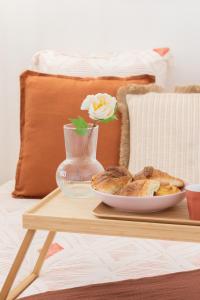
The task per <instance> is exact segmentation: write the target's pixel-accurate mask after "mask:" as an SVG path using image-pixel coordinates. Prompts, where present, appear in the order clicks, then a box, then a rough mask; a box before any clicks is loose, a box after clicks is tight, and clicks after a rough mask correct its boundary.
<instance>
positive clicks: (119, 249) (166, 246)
mask: <svg viewBox="0 0 200 300" xmlns="http://www.w3.org/2000/svg"><path fill="white" fill-rule="evenodd" d="M12 188H13V182H12V181H9V182H8V183H6V184H4V185H2V186H0V286H1V285H2V284H3V281H4V279H5V276H6V274H7V273H8V271H9V268H10V266H11V264H12V261H13V259H14V257H15V255H16V252H17V249H18V247H19V245H20V243H21V241H22V238H23V236H24V230H23V229H22V226H21V215H22V213H23V211H25V210H26V209H28V208H29V207H31V206H32V205H33V204H35V203H36V201H39V200H34V199H14V198H12V197H11V195H10V192H11V191H12ZM44 235H46V233H45V232H40V233H39V234H37V235H36V236H35V238H34V242H33V244H32V247H31V249H30V251H29V253H28V255H27V257H26V259H25V262H24V265H23V269H22V270H23V271H22V272H20V273H19V276H18V277H17V280H16V281H18V282H19V281H20V279H22V278H23V276H25V275H26V274H28V273H29V272H31V271H32V267H33V258H35V259H36V257H37V255H38V250H39V249H40V248H41V245H42V242H43V237H44ZM55 242H56V243H58V244H59V245H60V246H61V247H63V248H64V249H63V250H62V251H60V252H58V253H56V254H54V255H53V256H51V257H49V258H47V259H46V262H45V264H44V266H43V268H42V271H41V276H40V277H39V278H38V279H37V280H36V281H35V282H34V283H33V284H32V285H31V286H30V287H29V288H28V289H27V290H26V291H25V292H24V293H23V295H24V296H25V295H30V294H34V293H40V292H45V291H48V290H57V289H63V288H68V287H75V286H81V285H87V284H91V283H100V282H108V281H117V280H122V279H128V278H140V277H145V276H153V275H159V274H165V273H172V272H180V271H186V270H192V269H195V268H199V267H200V244H195V243H180V242H169V241H155V240H144V239H136V238H120V237H103V236H92V235H91V236H89V235H80V234H68V233H59V234H57V236H56V238H55Z"/></svg>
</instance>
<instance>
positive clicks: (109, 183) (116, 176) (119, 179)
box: [91, 167, 133, 194]
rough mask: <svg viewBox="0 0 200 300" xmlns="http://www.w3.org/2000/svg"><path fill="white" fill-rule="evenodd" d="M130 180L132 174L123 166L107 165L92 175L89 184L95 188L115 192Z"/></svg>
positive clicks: (110, 192)
mask: <svg viewBox="0 0 200 300" xmlns="http://www.w3.org/2000/svg"><path fill="white" fill-rule="evenodd" d="M132 180H133V176H132V175H131V173H130V172H129V171H128V170H127V169H126V168H125V167H109V168H106V170H105V171H103V172H100V173H98V174H96V175H94V176H93V177H92V182H91V185H92V187H93V188H94V189H95V190H98V191H101V192H105V193H109V194H115V193H117V192H118V191H119V190H121V188H122V187H124V186H125V185H126V184H127V183H129V182H131V181H132Z"/></svg>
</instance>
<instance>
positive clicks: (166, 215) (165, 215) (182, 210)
mask: <svg viewBox="0 0 200 300" xmlns="http://www.w3.org/2000/svg"><path fill="white" fill-rule="evenodd" d="M93 213H94V214H95V216H97V217H99V218H106V219H116V220H129V221H142V222H144V221H145V222H156V223H167V224H183V225H184V224H186V225H200V221H193V220H190V218H189V214H188V209H187V202H186V200H184V201H182V202H181V203H180V204H179V205H176V206H174V207H172V208H169V209H167V210H164V211H160V212H154V213H145V214H138V213H132V212H123V211H119V210H116V209H114V208H112V207H110V206H108V205H106V204H104V203H103V202H102V203H100V204H99V205H98V206H97V207H96V208H95V209H94V211H93Z"/></svg>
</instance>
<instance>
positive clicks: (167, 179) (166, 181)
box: [134, 167, 184, 188]
mask: <svg viewBox="0 0 200 300" xmlns="http://www.w3.org/2000/svg"><path fill="white" fill-rule="evenodd" d="M141 179H153V180H157V181H159V182H160V184H161V185H174V186H177V187H180V188H181V187H183V186H184V181H183V180H182V179H179V178H177V177H173V176H171V175H169V174H168V173H165V172H162V171H160V170H157V169H154V167H145V168H144V169H143V170H142V171H141V172H139V173H138V174H136V175H135V176H134V180H141Z"/></svg>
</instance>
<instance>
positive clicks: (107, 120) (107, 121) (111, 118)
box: [99, 114, 118, 124]
mask: <svg viewBox="0 0 200 300" xmlns="http://www.w3.org/2000/svg"><path fill="white" fill-rule="evenodd" d="M114 120H118V118H117V116H116V115H115V114H113V115H112V116H111V117H110V118H107V119H101V120H99V121H100V122H101V123H104V124H106V123H109V122H111V121H114Z"/></svg>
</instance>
